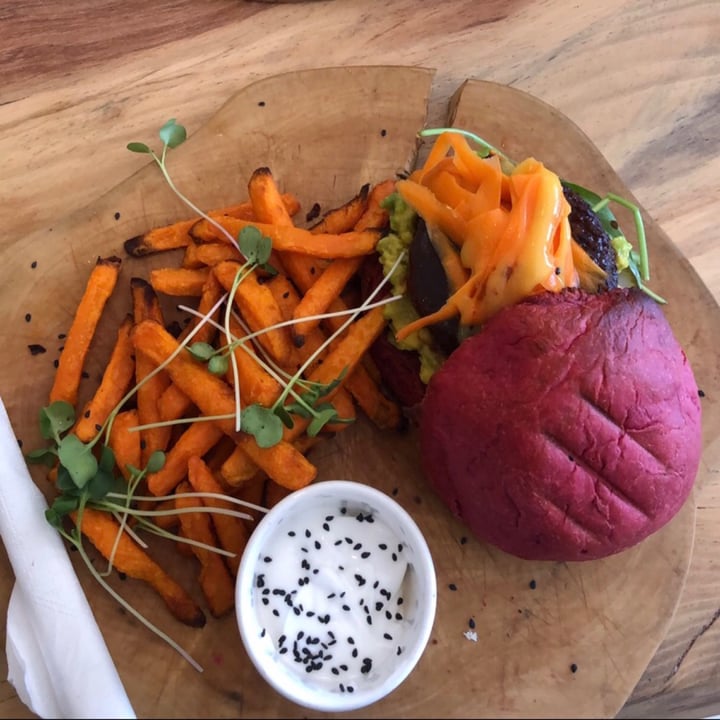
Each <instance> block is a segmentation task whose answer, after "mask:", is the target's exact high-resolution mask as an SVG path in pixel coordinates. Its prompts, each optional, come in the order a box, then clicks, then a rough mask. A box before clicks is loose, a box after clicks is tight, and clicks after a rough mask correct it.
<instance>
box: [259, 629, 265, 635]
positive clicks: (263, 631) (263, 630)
mask: <svg viewBox="0 0 720 720" xmlns="http://www.w3.org/2000/svg"><path fill="white" fill-rule="evenodd" d="M265 633H266V630H265V628H263V629H262V631H261V632H260V637H265Z"/></svg>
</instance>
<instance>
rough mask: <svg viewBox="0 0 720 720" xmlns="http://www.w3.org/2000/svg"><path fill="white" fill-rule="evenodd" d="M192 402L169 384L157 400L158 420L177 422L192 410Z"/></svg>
mask: <svg viewBox="0 0 720 720" xmlns="http://www.w3.org/2000/svg"><path fill="white" fill-rule="evenodd" d="M192 407H193V401H192V400H191V399H190V398H189V397H188V396H187V395H186V394H185V393H184V392H183V391H182V390H181V389H180V388H179V387H178V386H177V385H173V384H172V383H170V384H169V385H168V386H167V387H166V388H165V390H163V393H162V395H160V398H159V399H158V410H159V412H160V420H162V421H167V420H179V419H180V418H181V417H185V415H187V413H188V412H189V411H190V410H191V409H192Z"/></svg>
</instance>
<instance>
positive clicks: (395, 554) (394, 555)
mask: <svg viewBox="0 0 720 720" xmlns="http://www.w3.org/2000/svg"><path fill="white" fill-rule="evenodd" d="M391 557H392V559H393V562H397V553H393V554H392V555H391Z"/></svg>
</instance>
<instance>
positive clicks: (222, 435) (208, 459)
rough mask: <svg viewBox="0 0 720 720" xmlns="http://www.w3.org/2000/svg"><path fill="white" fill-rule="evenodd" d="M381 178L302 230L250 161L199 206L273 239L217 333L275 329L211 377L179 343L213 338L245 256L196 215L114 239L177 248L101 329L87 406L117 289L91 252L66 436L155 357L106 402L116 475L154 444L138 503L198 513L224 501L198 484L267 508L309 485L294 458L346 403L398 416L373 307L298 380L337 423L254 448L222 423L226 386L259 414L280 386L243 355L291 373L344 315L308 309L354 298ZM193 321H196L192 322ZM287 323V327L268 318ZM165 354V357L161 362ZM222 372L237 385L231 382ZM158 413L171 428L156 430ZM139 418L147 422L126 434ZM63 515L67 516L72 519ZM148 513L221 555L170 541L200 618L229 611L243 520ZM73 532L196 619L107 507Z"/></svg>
mask: <svg viewBox="0 0 720 720" xmlns="http://www.w3.org/2000/svg"><path fill="white" fill-rule="evenodd" d="M394 187H395V183H394V181H392V180H387V181H385V182H381V183H379V184H378V185H376V186H374V187H370V186H364V187H363V188H361V190H360V191H359V192H358V194H357V195H356V196H355V197H353V198H352V199H350V200H349V201H348V202H347V203H346V204H344V205H342V206H341V207H338V208H336V209H333V210H331V211H329V212H328V213H326V214H325V215H324V216H323V217H322V218H321V219H320V220H319V222H317V224H315V225H314V226H312V227H310V228H303V227H300V226H299V225H298V224H296V222H295V221H294V219H293V218H294V217H296V216H297V214H298V213H299V210H300V205H299V202H298V200H297V198H296V197H295V196H293V195H290V194H282V193H281V192H280V191H279V189H278V186H277V184H276V182H275V180H274V178H273V176H272V174H271V172H270V170H269V169H268V168H260V169H258V170H256V171H255V172H254V173H253V175H252V176H251V178H250V180H249V183H248V199H247V200H246V201H245V202H242V203H240V204H238V205H236V206H233V207H227V208H223V209H219V210H217V211H214V212H211V213H208V215H209V216H210V217H211V218H212V219H213V220H215V221H216V223H218V224H219V225H221V226H222V227H224V228H225V229H226V230H227V231H228V232H229V234H230V235H231V236H233V237H237V236H238V233H239V232H240V231H241V230H242V228H243V227H246V226H248V225H252V226H254V227H257V228H258V230H259V231H260V232H261V233H262V234H263V235H264V236H267V237H269V238H271V240H272V255H271V260H270V264H271V265H272V267H273V268H274V269H275V270H277V273H276V274H273V273H271V272H266V271H265V270H263V269H262V268H256V269H254V270H252V272H251V273H250V274H249V275H247V277H245V278H244V280H243V282H241V283H240V284H239V285H237V288H236V291H235V294H234V297H233V298H232V304H233V306H234V310H235V311H236V315H235V316H234V317H233V318H232V321H231V329H232V332H233V335H235V336H239V337H241V336H243V335H246V334H247V331H248V330H249V331H250V332H251V333H257V332H258V331H263V330H264V329H267V328H274V329H271V330H270V331H268V332H264V333H262V334H258V335H257V336H256V337H255V338H254V340H253V341H252V342H248V343H246V344H245V345H244V346H243V347H240V346H238V347H235V348H234V349H233V351H232V352H233V353H234V356H235V362H236V363H237V374H235V373H234V372H233V371H232V368H228V370H227V372H225V373H223V374H220V375H219V374H217V373H213V372H210V370H209V369H208V367H207V365H206V364H203V363H202V362H199V361H198V360H197V359H196V358H195V357H193V356H192V354H191V353H190V352H188V350H187V349H186V348H183V349H182V350H181V351H180V352H177V351H178V347H179V344H180V343H181V342H182V340H183V338H184V337H187V335H188V333H191V332H193V330H196V331H197V332H196V334H195V335H194V336H193V338H192V340H193V342H202V343H207V344H208V345H211V346H213V347H215V348H220V347H221V346H223V345H224V344H225V343H226V342H227V338H226V335H225V334H224V333H223V332H222V331H221V330H220V329H219V323H220V322H221V313H222V312H224V308H223V305H222V298H223V296H224V295H225V294H227V293H230V292H231V291H232V290H233V287H234V281H235V278H236V275H237V272H238V268H239V267H240V265H241V264H242V262H243V261H244V258H243V257H242V255H241V253H240V251H239V250H238V248H237V246H235V245H233V244H231V243H230V242H228V238H227V235H226V234H223V233H222V232H220V231H219V229H218V227H217V226H216V225H214V224H213V223H211V222H208V221H207V220H206V219H202V218H195V219H190V220H187V221H183V222H178V223H175V224H173V225H170V226H167V227H158V228H154V229H151V230H149V231H148V232H146V233H145V234H143V235H141V236H138V237H135V238H132V239H130V240H128V241H127V242H126V243H125V251H126V252H127V253H128V254H129V255H131V256H133V257H143V256H146V255H150V254H155V253H163V252H165V251H175V252H171V253H168V257H172V258H173V261H174V264H173V265H170V264H168V265H167V266H164V267H160V268H158V269H154V270H151V271H149V272H148V273H147V277H132V278H130V279H129V282H128V284H129V308H130V309H129V312H128V314H127V316H126V317H125V318H124V320H123V321H122V323H121V324H120V326H119V327H118V328H115V329H114V331H115V332H116V333H117V339H116V341H115V344H114V348H113V350H112V354H111V356H110V359H109V362H108V364H107V366H106V368H105V370H104V374H103V377H102V380H101V381H100V382H99V384H98V385H97V386H96V387H95V388H92V389H91V397H90V399H89V401H88V402H87V404H86V405H85V406H84V407H77V404H78V396H79V389H80V383H81V382H90V381H89V380H83V368H84V367H85V365H86V360H87V358H88V353H89V352H90V351H91V349H92V348H91V343H92V340H93V338H94V337H95V335H96V334H97V333H99V332H112V331H113V330H111V329H110V328H107V327H104V325H103V324H102V322H101V320H102V315H103V310H104V308H105V306H106V303H107V301H108V300H109V298H110V297H111V296H112V295H113V293H118V292H125V290H124V289H123V284H122V283H121V282H120V278H121V269H122V265H123V263H122V260H121V259H120V258H117V257H105V258H99V259H98V260H97V263H96V265H95V267H94V268H93V270H92V272H91V273H90V275H89V278H88V281H87V285H86V288H85V291H84V294H83V296H82V299H81V302H80V303H79V305H78V307H77V310H76V312H75V316H74V319H73V322H72V326H71V328H70V330H69V332H68V334H67V338H66V342H65V347H64V350H63V352H62V354H61V356H60V360H59V365H58V368H57V373H56V375H55V378H54V383H53V386H52V390H51V393H50V401H51V402H53V401H57V400H63V401H66V402H68V403H70V404H71V405H73V406H75V410H76V417H77V421H76V423H75V426H74V427H73V432H74V433H76V434H77V436H78V438H79V439H80V440H81V441H83V442H89V441H90V440H92V438H93V437H95V436H96V435H97V434H98V432H99V430H100V428H102V427H103V424H104V423H105V422H106V420H107V419H108V417H109V415H110V413H112V412H113V411H114V409H116V408H117V407H118V404H119V403H121V402H122V400H123V398H124V397H125V396H126V394H127V393H128V391H129V390H131V389H132V388H133V387H134V386H137V385H138V384H140V383H141V381H142V380H143V379H144V378H146V377H147V376H148V375H149V374H151V373H152V372H153V371H154V370H155V369H156V368H158V366H160V365H162V364H163V363H166V364H165V365H164V367H163V368H162V370H161V371H160V372H157V373H156V374H155V375H153V376H152V377H151V378H150V379H149V380H147V381H146V382H144V383H143V384H142V385H140V387H139V388H138V390H137V392H136V393H135V395H134V396H133V399H132V401H129V402H127V403H125V405H124V406H122V407H120V409H119V412H117V415H116V416H115V419H114V422H113V424H112V430H111V432H110V435H109V446H110V448H111V449H112V451H113V452H114V456H115V462H116V470H117V472H119V473H121V474H122V475H124V476H125V478H126V479H127V478H128V477H129V470H128V468H133V467H136V468H143V467H145V466H146V465H147V463H148V460H149V458H150V457H151V456H152V454H153V453H154V452H156V451H158V450H160V451H163V452H164V453H165V462H164V465H163V466H162V468H161V469H160V470H158V471H156V472H150V473H148V474H147V476H146V478H145V484H144V487H143V488H142V489H143V491H144V494H145V495H151V496H156V497H158V498H160V497H163V498H165V499H163V500H162V501H148V500H145V501H142V500H140V501H136V503H145V506H146V507H152V508H153V509H155V508H157V507H162V508H164V509H165V510H171V511H174V510H180V509H183V508H185V509H186V510H187V509H190V508H192V507H197V505H198V503H199V502H203V503H204V504H206V505H208V506H212V507H215V508H218V507H229V503H228V502H227V501H224V500H222V499H218V498H203V499H201V500H198V499H195V498H193V497H192V493H193V492H203V493H217V494H222V495H225V496H235V497H237V498H241V499H244V500H247V501H248V502H251V503H254V504H258V505H261V506H263V507H271V506H272V505H273V504H275V503H276V502H277V501H278V500H279V499H281V498H282V497H284V496H285V495H286V494H287V493H288V492H292V491H293V490H296V489H298V488H302V487H304V486H306V485H308V484H309V483H311V482H313V481H314V480H315V478H316V476H317V468H316V467H315V465H314V464H313V463H312V461H311V460H310V459H309V457H308V451H309V449H310V448H311V447H312V446H313V445H314V444H315V443H317V442H318V441H321V439H322V438H323V437H327V436H329V435H331V434H333V433H338V432H342V431H344V430H346V429H347V428H351V427H352V424H351V423H348V422H346V421H348V420H352V419H353V418H355V417H356V412H357V409H358V408H359V409H360V410H361V411H362V412H363V413H365V414H366V415H367V416H368V418H370V420H371V421H372V422H373V423H375V424H376V425H377V426H378V427H380V428H384V429H388V428H395V427H397V426H398V425H399V423H400V420H401V411H400V408H399V407H398V405H397V404H396V403H395V402H394V401H393V400H392V399H390V398H388V397H387V396H386V395H385V394H384V393H383V392H382V390H381V388H380V386H379V384H378V375H377V373H376V370H375V369H374V368H373V366H372V364H371V363H370V361H369V360H368V358H367V356H366V351H367V350H368V348H369V347H370V346H371V345H372V343H373V342H374V341H375V339H376V338H377V337H378V335H379V334H380V333H382V332H383V331H384V329H385V327H386V321H385V317H384V313H383V309H382V307H374V308H372V309H368V310H367V311H366V312H363V313H362V314H360V315H359V316H358V317H357V318H356V319H355V320H354V321H353V322H352V323H350V324H348V327H347V328H346V329H345V330H343V332H342V333H341V334H339V335H338V336H337V337H336V338H335V339H334V340H333V342H332V343H330V344H329V345H328V346H327V347H326V348H325V349H324V350H323V351H322V352H320V353H319V354H318V355H317V357H316V358H314V360H313V362H311V363H310V364H309V365H308V367H307V369H306V370H305V372H304V375H303V378H304V379H305V380H307V381H310V382H315V383H319V384H322V385H329V384H331V383H333V381H337V382H336V383H335V384H334V385H333V386H332V389H331V390H330V391H329V392H328V394H327V395H326V396H325V397H323V402H326V403H332V406H333V407H334V408H335V410H336V412H337V416H338V418H342V420H343V422H338V421H333V422H331V423H329V424H327V425H325V426H324V427H323V428H322V430H321V432H320V433H318V434H313V435H310V434H308V433H307V432H306V431H307V427H308V420H307V419H304V418H303V417H300V416H297V417H295V418H294V423H293V426H292V427H291V428H290V427H286V428H285V430H284V434H283V437H282V439H281V440H280V441H279V442H277V443H276V444H274V445H272V446H271V447H261V446H260V445H259V444H258V442H257V441H256V439H255V437H254V436H253V435H252V434H249V433H246V432H244V431H243V430H242V429H241V430H240V431H237V428H236V423H235V421H234V420H233V419H230V417H229V416H232V415H233V413H235V412H236V398H237V396H238V394H239V397H240V398H241V401H242V404H243V406H248V405H252V404H259V405H262V406H265V407H271V406H272V405H273V403H275V402H276V400H277V399H278V397H279V396H280V395H281V392H282V386H281V384H280V383H279V382H278V380H277V378H276V377H273V375H272V374H270V373H268V372H267V371H266V370H265V369H264V367H263V365H262V364H261V363H258V362H257V361H256V356H257V355H259V354H260V353H262V355H263V357H265V358H268V359H269V360H271V361H272V362H273V363H274V366H276V367H278V368H280V369H282V370H284V371H286V372H288V373H290V374H292V373H294V372H296V371H297V370H298V368H300V367H301V366H302V365H303V363H305V362H306V361H307V360H308V359H309V358H310V357H311V356H312V355H313V354H314V353H315V352H316V351H317V350H318V348H319V347H320V346H321V345H322V344H323V343H324V342H325V341H326V340H327V338H328V337H329V336H330V335H331V334H332V333H333V332H335V331H337V330H338V328H339V327H340V326H341V325H342V324H343V323H345V322H346V321H347V316H342V315H335V316H332V317H325V318H322V319H318V318H317V316H318V315H328V314H329V313H333V312H335V313H337V312H339V311H343V310H348V309H349V308H352V307H355V306H356V305H357V304H359V299H358V296H357V294H353V283H352V282H351V281H352V279H353V278H354V277H355V276H357V274H358V271H359V269H360V266H361V263H362V262H363V260H364V258H365V257H366V256H367V255H368V254H370V253H372V252H373V251H374V249H375V245H376V243H377V241H378V239H379V238H380V236H381V233H382V228H384V227H385V226H386V224H387V220H388V218H387V212H386V210H384V209H383V207H382V205H381V203H382V201H383V199H384V198H385V197H387V196H388V195H389V194H390V193H391V192H393V190H394ZM181 250H182V252H179V251H181ZM180 256H182V261H181V262H180V263H178V261H177V259H178V258H179V257H180ZM124 287H127V285H125V286H124ZM163 296H175V297H177V298H185V299H186V298H195V299H196V304H195V308H196V310H197V313H198V314H197V315H193V316H191V317H190V318H188V320H189V321H188V322H187V324H186V325H185V327H184V328H183V329H182V330H181V332H180V335H179V336H178V334H177V332H175V333H173V332H172V329H173V328H172V327H171V323H169V322H167V321H166V319H165V318H164V317H163V312H162V309H161V307H162V306H163V302H161V301H162V300H163ZM227 302H230V299H228V300H227ZM213 309H214V312H212V313H211V311H212V310H213ZM200 316H203V317H204V318H205V319H206V320H205V321H204V322H201V321H200V319H199V318H200ZM286 321H293V322H292V324H286V325H284V326H281V327H275V326H277V325H279V324H281V323H283V322H286ZM198 324H200V327H199V328H198V327H197V326H198ZM173 353H176V356H175V357H174V358H173V359H172V360H171V361H170V362H167V359H168V358H169V357H170V356H171V355H172V354H173ZM236 378H237V383H238V384H239V387H238V388H237V390H239V393H238V392H236V388H235V387H234V385H235V383H236ZM203 417H213V418H220V419H214V420H203V419H202V418H203ZM183 420H184V421H183ZM171 421H178V422H177V424H168V423H170V422H171ZM146 425H152V426H153V427H149V428H146V429H141V430H134V429H133V428H137V427H138V426H146ZM140 494H143V493H140ZM168 496H169V497H168ZM153 502H154V504H153ZM72 517H73V519H74V520H75V521H76V522H77V520H78V516H77V513H73V514H72ZM155 522H156V524H157V525H158V526H161V527H164V528H170V529H173V530H174V531H176V532H177V533H178V534H179V535H181V536H184V537H187V538H192V539H194V540H196V541H199V542H201V543H203V544H205V545H209V546H214V547H218V548H223V549H224V550H227V551H229V552H231V553H232V556H231V557H230V556H225V555H220V554H217V553H213V552H211V551H209V550H207V549H206V548H203V547H201V546H196V545H189V546H188V545H184V546H183V547H184V548H185V551H186V550H187V548H188V547H190V548H192V551H193V553H194V554H195V556H196V557H197V560H198V581H199V587H200V589H201V591H202V594H203V596H204V598H205V603H206V606H207V608H208V609H209V611H210V613H211V614H212V615H213V616H221V615H224V614H225V613H227V612H229V611H230V610H231V609H232V608H233V606H234V576H235V574H236V572H237V569H238V564H239V562H240V557H241V554H242V552H243V548H244V546H245V543H246V541H247V539H248V536H249V534H250V532H252V524H251V522H249V521H244V520H241V519H239V518H238V517H234V516H231V515H229V514H214V513H200V512H185V513H176V514H173V513H172V512H171V513H170V514H167V515H162V516H159V517H157V519H156V520H155ZM81 530H82V533H83V535H84V536H85V537H86V538H88V539H89V540H90V541H91V542H92V543H93V544H94V545H95V547H96V548H97V549H98V551H99V552H100V553H102V554H103V555H104V556H105V557H108V558H109V557H110V556H112V563H113V566H114V568H115V569H116V570H117V571H118V572H121V573H125V574H126V575H127V576H130V577H134V578H139V579H141V580H144V581H146V582H148V583H150V584H151V586H152V587H153V588H154V589H155V590H156V591H157V592H158V593H159V594H160V596H161V597H162V599H163V600H164V601H165V603H166V604H167V606H168V607H169V609H170V611H171V612H172V613H173V615H174V616H175V617H176V618H177V619H179V620H180V621H182V622H184V623H187V624H189V625H193V626H201V625H203V624H204V623H205V615H204V612H203V609H202V607H201V606H200V605H198V603H197V602H196V601H195V599H194V591H192V589H187V588H183V587H181V586H180V584H179V583H178V582H176V580H175V579H173V577H172V572H171V570H170V569H168V568H164V567H162V566H161V565H160V564H159V563H158V562H156V561H155V560H153V559H152V557H151V553H152V549H151V548H148V549H145V548H143V547H142V546H141V545H139V544H138V543H136V542H135V539H134V538H133V536H132V535H131V534H129V533H128V532H127V531H126V530H125V529H124V528H123V527H122V526H121V523H119V522H118V520H117V518H115V517H113V515H112V514H110V513H106V512H102V511H99V510H97V509H93V508H92V507H90V506H88V507H86V508H85V509H84V511H83V513H82V528H81ZM118 537H119V541H118V540H117V538H118Z"/></svg>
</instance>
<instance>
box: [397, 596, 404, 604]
mask: <svg viewBox="0 0 720 720" xmlns="http://www.w3.org/2000/svg"><path fill="white" fill-rule="evenodd" d="M403 602H405V601H404V600H403V598H402V596H400V597H399V598H398V599H397V604H398V605H402V604H403Z"/></svg>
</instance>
